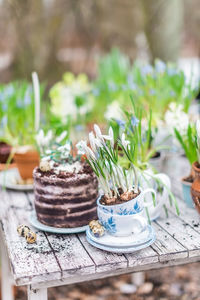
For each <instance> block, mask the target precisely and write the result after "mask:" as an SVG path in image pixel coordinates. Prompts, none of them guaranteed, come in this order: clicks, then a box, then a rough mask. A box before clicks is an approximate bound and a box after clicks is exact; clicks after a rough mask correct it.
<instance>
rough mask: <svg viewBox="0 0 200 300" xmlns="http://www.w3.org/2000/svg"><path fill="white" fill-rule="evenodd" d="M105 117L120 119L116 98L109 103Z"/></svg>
mask: <svg viewBox="0 0 200 300" xmlns="http://www.w3.org/2000/svg"><path fill="white" fill-rule="evenodd" d="M104 117H105V119H107V120H110V119H117V120H118V119H119V120H122V111H121V108H120V105H119V102H118V101H117V100H115V101H113V102H112V103H111V104H110V105H108V107H107V110H106V112H105V114H104Z"/></svg>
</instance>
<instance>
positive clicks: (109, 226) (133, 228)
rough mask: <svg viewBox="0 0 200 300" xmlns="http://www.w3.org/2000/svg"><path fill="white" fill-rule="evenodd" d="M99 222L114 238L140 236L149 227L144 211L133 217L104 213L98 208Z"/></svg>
mask: <svg viewBox="0 0 200 300" xmlns="http://www.w3.org/2000/svg"><path fill="white" fill-rule="evenodd" d="M97 214H98V218H99V221H100V222H101V224H102V225H103V226H104V228H105V229H106V231H107V232H108V233H109V234H111V235H114V236H129V235H131V234H132V233H135V234H138V233H140V232H142V231H144V230H145V229H146V227H147V220H146V218H145V217H144V216H143V211H141V212H139V213H135V214H132V215H117V214H112V213H109V212H104V211H103V210H102V209H101V208H99V207H98V208H97Z"/></svg>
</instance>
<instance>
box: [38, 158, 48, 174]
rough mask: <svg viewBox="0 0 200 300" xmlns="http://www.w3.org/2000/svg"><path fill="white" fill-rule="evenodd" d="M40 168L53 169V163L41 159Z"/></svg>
mask: <svg viewBox="0 0 200 300" xmlns="http://www.w3.org/2000/svg"><path fill="white" fill-rule="evenodd" d="M39 168H40V170H41V171H42V172H47V171H50V170H51V165H50V163H49V161H48V160H41V161H40V166H39Z"/></svg>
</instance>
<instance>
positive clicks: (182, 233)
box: [155, 211, 200, 257]
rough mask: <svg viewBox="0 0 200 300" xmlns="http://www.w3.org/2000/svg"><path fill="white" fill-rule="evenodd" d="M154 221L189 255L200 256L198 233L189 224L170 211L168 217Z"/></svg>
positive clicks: (199, 237) (199, 236)
mask: <svg viewBox="0 0 200 300" xmlns="http://www.w3.org/2000/svg"><path fill="white" fill-rule="evenodd" d="M155 223H157V224H158V225H160V227H161V228H162V229H164V231H166V232H167V233H168V234H170V235H171V236H172V237H173V238H174V239H176V240H177V241H178V242H179V243H180V244H181V245H182V246H183V247H184V248H186V249H187V250H188V252H189V257H193V256H200V234H199V233H198V232H196V231H195V230H194V229H193V228H192V227H191V226H190V225H189V224H187V223H185V222H184V221H183V220H182V219H180V218H179V217H178V216H176V215H174V214H172V213H171V212H170V211H169V217H168V218H159V219H157V220H156V222H155Z"/></svg>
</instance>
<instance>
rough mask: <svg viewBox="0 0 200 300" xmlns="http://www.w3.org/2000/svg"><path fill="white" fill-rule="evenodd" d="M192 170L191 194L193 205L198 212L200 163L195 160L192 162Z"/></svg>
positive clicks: (199, 204) (199, 209)
mask: <svg viewBox="0 0 200 300" xmlns="http://www.w3.org/2000/svg"><path fill="white" fill-rule="evenodd" d="M192 170H193V171H194V182H193V183H192V186H191V195H192V199H193V201H194V204H195V207H196V209H197V210H198V212H199V213H200V165H199V163H198V162H197V161H196V162H194V163H193V165H192Z"/></svg>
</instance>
